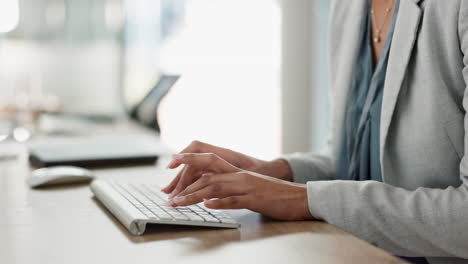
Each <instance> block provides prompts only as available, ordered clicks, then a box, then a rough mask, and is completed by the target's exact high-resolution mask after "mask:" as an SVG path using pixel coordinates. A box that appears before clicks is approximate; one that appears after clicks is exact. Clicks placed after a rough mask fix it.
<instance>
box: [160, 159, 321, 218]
mask: <svg viewBox="0 0 468 264" xmlns="http://www.w3.org/2000/svg"><path fill="white" fill-rule="evenodd" d="M177 161H178V163H180V164H186V165H189V166H193V167H196V168H198V169H204V170H209V171H212V173H207V174H203V175H201V177H199V179H198V180H197V181H195V182H194V183H193V184H191V185H190V186H188V187H187V188H186V189H185V190H184V191H182V192H181V193H180V194H179V195H177V196H176V197H174V198H172V199H170V200H169V202H168V203H169V205H171V206H188V205H192V204H197V203H200V202H203V201H204V204H205V206H206V207H208V208H212V209H243V208H245V209H250V210H252V211H256V212H259V213H262V214H264V215H267V216H270V217H272V218H275V219H281V220H305V219H313V217H312V215H311V214H310V212H309V208H308V200H307V188H306V186H305V185H304V184H296V183H291V182H287V181H283V180H279V179H276V178H273V177H268V176H264V175H261V174H258V173H255V172H249V171H245V170H242V169H239V168H237V167H235V166H233V165H231V164H229V163H228V162H227V161H225V160H223V159H221V158H220V157H218V156H215V155H212V154H180V155H179V156H177Z"/></svg>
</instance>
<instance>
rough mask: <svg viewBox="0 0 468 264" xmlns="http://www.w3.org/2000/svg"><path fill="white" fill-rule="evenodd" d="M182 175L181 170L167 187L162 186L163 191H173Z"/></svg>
mask: <svg viewBox="0 0 468 264" xmlns="http://www.w3.org/2000/svg"><path fill="white" fill-rule="evenodd" d="M180 175H181V173H180V172H179V173H178V174H177V176H176V177H175V178H174V179H173V180H172V181H171V183H169V184H168V185H167V186H166V187H164V188H162V189H161V191H162V192H164V193H167V194H169V193H171V192H172V191H173V190H174V188H175V187H176V185H177V183H178V182H179V180H180Z"/></svg>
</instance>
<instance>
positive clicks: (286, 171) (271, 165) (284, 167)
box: [266, 159, 293, 182]
mask: <svg viewBox="0 0 468 264" xmlns="http://www.w3.org/2000/svg"><path fill="white" fill-rule="evenodd" d="M267 163H268V165H267V168H268V172H269V173H268V174H266V175H269V176H273V177H275V178H278V179H280V180H284V181H290V182H292V181H293V173H292V170H291V167H290V166H289V163H288V162H287V161H286V160H284V159H276V160H272V161H268V162H267Z"/></svg>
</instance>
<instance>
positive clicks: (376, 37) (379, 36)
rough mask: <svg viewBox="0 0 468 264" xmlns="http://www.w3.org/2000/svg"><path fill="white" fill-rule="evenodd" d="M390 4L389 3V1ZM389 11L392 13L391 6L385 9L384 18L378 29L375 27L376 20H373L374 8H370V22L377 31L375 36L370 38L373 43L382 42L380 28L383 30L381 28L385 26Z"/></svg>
mask: <svg viewBox="0 0 468 264" xmlns="http://www.w3.org/2000/svg"><path fill="white" fill-rule="evenodd" d="M390 2H391V1H390ZM390 11H392V6H391V4H390V5H388V6H387V8H386V9H385V17H384V19H383V22H382V24H381V25H380V27H377V20H376V19H375V12H374V8H373V7H372V9H371V15H372V21H373V22H374V27H375V28H376V29H377V32H376V35H375V36H374V37H373V38H372V40H373V41H374V43H379V42H380V41H381V40H382V37H381V34H382V28H383V26H385V24H386V23H387V18H388V16H389V14H390Z"/></svg>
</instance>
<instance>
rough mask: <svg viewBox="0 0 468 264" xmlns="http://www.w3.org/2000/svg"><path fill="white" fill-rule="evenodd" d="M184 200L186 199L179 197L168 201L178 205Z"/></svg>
mask: <svg viewBox="0 0 468 264" xmlns="http://www.w3.org/2000/svg"><path fill="white" fill-rule="evenodd" d="M185 199H186V198H185V196H179V197H175V198H172V199H171V200H169V201H170V202H172V203H175V204H178V203H181V202H183V201H185Z"/></svg>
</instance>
